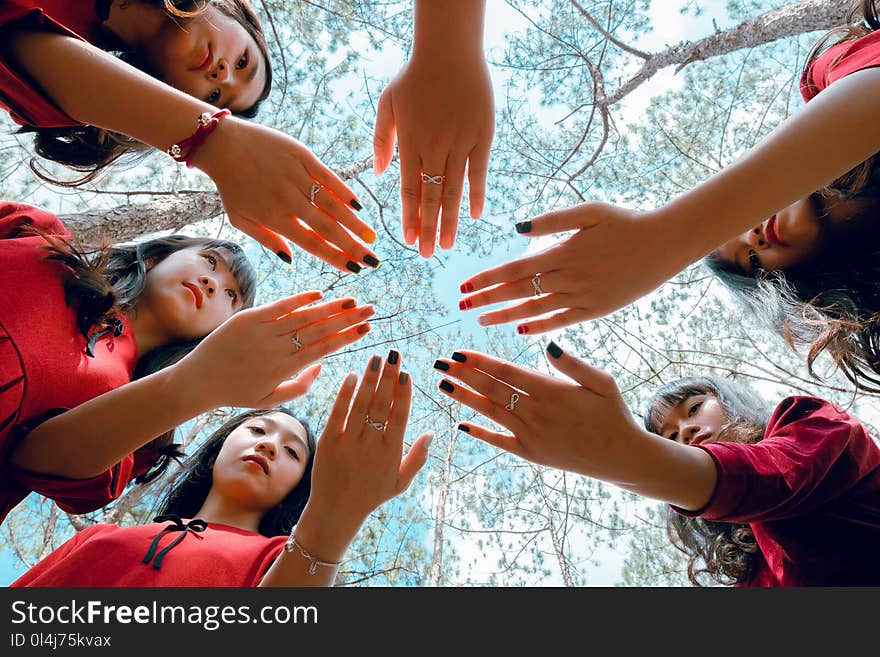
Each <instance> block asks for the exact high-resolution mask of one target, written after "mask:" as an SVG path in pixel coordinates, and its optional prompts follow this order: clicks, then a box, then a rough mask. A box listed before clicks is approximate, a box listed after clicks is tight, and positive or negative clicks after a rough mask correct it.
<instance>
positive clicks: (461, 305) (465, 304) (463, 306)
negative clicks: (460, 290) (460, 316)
mask: <svg viewBox="0 0 880 657" xmlns="http://www.w3.org/2000/svg"><path fill="white" fill-rule="evenodd" d="M473 305H474V304H473V302H472V301H471V300H470V299H462V300H461V301H459V302H458V309H459V310H467V309H468V308H470V307H472V306H473Z"/></svg>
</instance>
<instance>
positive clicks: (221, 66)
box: [208, 57, 229, 82]
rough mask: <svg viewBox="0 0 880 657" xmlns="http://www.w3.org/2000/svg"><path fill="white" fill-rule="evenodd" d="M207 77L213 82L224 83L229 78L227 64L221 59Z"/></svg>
mask: <svg viewBox="0 0 880 657" xmlns="http://www.w3.org/2000/svg"><path fill="white" fill-rule="evenodd" d="M208 75H209V76H210V78H211V80H213V81H214V82H225V81H226V79H227V78H228V77H229V64H227V63H226V60H225V59H223V58H222V57H221V58H220V59H219V60H218V61H217V65H216V66H215V67H214V68H213V69H212V70H211V72H210V73H209V74H208Z"/></svg>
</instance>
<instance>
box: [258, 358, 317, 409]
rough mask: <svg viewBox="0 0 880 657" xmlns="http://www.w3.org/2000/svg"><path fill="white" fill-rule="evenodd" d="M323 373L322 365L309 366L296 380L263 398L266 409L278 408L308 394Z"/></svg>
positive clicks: (283, 384) (284, 384)
mask: <svg viewBox="0 0 880 657" xmlns="http://www.w3.org/2000/svg"><path fill="white" fill-rule="evenodd" d="M320 373H321V363H315V364H314V365H309V366H308V367H307V368H305V369H304V370H303V371H302V372H300V373H299V374H298V375H297V377H296V378H295V379H291V380H289V381H285V382H284V383H281V384H279V385H278V386H277V387H276V388H275V390H274V391H272V392H271V393H270V394H269V395H267V396H266V397H264V398H263V400H262V403H263V405H264V407H272V406H277V405H278V404H283V403H284V402H288V401H290V400H291V399H295V398H296V397H301V396H302V395H304V394H306V393H307V392H308V391H309V389H310V388H311V387H312V384H313V383H314V382H315V379H317V378H318V374H320Z"/></svg>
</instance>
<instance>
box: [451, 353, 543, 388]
mask: <svg viewBox="0 0 880 657" xmlns="http://www.w3.org/2000/svg"><path fill="white" fill-rule="evenodd" d="M462 358H463V359H464V360H461V359H462ZM437 362H440V363H445V364H446V365H448V366H449V368H450V369H449V370H446V371H448V372H450V374H452V373H453V372H459V371H460V370H463V369H473V370H479V371H481V372H485V373H486V374H487V375H489V376H490V377H492V379H493V380H498V381H501V382H503V383H505V384H507V385H509V386H512V387H514V388H516V389H518V390H523V391H525V392H527V393H529V394H533V391H535V390H536V389H538V388H540V387H541V386H542V385H546V384H548V383H552V382H553V379H552V378H551V377H549V376H546V375H544V374H541V373H540V372H536V371H534V370H530V369H526V368H524V367H520V366H518V365H514V364H513V363H511V362H508V361H506V360H501V359H500V358H495V357H494V356H489V355H487V354H484V353H481V352H479V351H469V350H467V349H463V350H462V351H457V352H455V358H452V359H449V360H447V359H445V358H442V359H439V360H438V361H437ZM435 369H441V371H442V368H437V367H436V363H435ZM452 375H453V376H458V375H457V374H452ZM459 378H461V377H459ZM462 380H464V379H462ZM465 382H466V383H467V381H465ZM468 385H470V383H468ZM506 394H508V396H509V394H510V393H509V391H507V392H506Z"/></svg>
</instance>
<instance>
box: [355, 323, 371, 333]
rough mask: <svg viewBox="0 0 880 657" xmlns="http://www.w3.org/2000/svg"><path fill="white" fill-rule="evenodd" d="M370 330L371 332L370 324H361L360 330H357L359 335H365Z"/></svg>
mask: <svg viewBox="0 0 880 657" xmlns="http://www.w3.org/2000/svg"><path fill="white" fill-rule="evenodd" d="M369 330H370V325H369V324H361V325H360V326H358V330H357V332H358V333H359V334H361V335H363V334H364V333H366V332H367V331H369Z"/></svg>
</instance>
